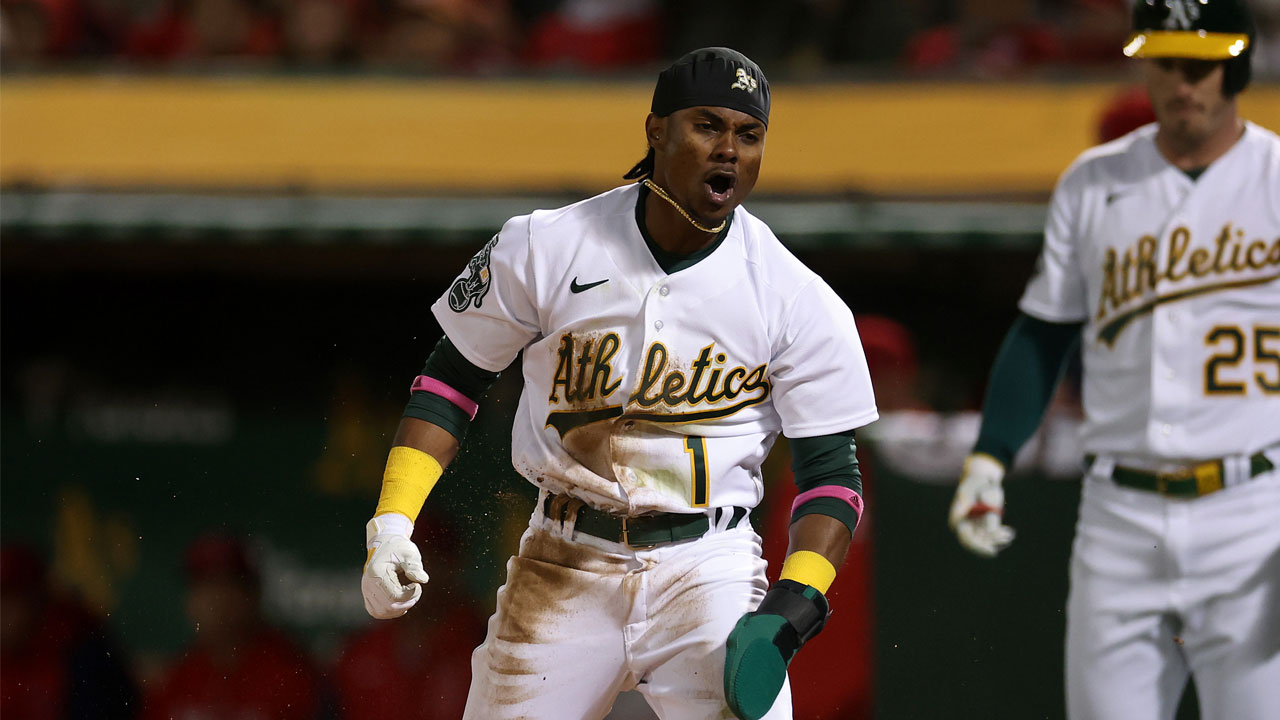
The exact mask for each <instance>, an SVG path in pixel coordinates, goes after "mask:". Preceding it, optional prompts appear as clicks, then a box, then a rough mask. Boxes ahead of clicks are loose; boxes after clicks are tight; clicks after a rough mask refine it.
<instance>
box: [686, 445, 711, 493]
mask: <svg viewBox="0 0 1280 720" xmlns="http://www.w3.org/2000/svg"><path fill="white" fill-rule="evenodd" d="M684 451H685V452H687V453H689V465H690V467H691V468H692V469H693V473H692V474H693V490H692V492H691V493H690V494H689V497H690V498H691V500H692V504H693V506H694V507H706V506H707V441H706V440H705V439H703V438H701V437H698V436H697V435H689V436H688V437H686V438H685V439H684Z"/></svg>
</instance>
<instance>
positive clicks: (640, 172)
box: [622, 148, 654, 180]
mask: <svg viewBox="0 0 1280 720" xmlns="http://www.w3.org/2000/svg"><path fill="white" fill-rule="evenodd" d="M653 157H654V152H653V148H649V152H647V153H645V156H644V159H643V160H641V161H640V162H638V163H636V164H635V167H633V168H631V169H630V170H628V171H627V174H626V175H623V176H622V179H623V180H643V179H645V178H647V177H651V176H652V175H653Z"/></svg>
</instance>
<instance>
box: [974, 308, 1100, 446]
mask: <svg viewBox="0 0 1280 720" xmlns="http://www.w3.org/2000/svg"><path fill="white" fill-rule="evenodd" d="M1081 326H1082V323H1051V322H1046V321H1044V320H1039V319H1037V318H1033V317H1031V316H1030V315H1027V314H1026V313H1020V314H1019V315H1018V318H1017V319H1016V320H1014V321H1013V326H1012V327H1010V328H1009V333H1008V334H1007V335H1006V336H1005V338H1004V344H1003V345H1001V346H1000V352H999V353H997V355H996V359H995V362H994V363H993V364H992V366H991V378H990V380H989V381H988V382H987V395H986V399H985V400H983V403H982V429H981V430H980V431H979V432H978V442H977V443H975V444H974V447H973V450H974V452H980V453H986V454H987V455H990V456H991V457H993V458H995V459H996V460H999V461H1000V462H1001V463H1003V464H1004V466H1005V467H1006V468H1007V467H1009V465H1010V463H1011V462H1012V461H1013V457H1014V455H1016V454H1017V453H1018V450H1019V449H1021V448H1022V445H1023V443H1025V442H1026V441H1027V439H1028V438H1030V437H1031V436H1032V435H1033V434H1035V431H1036V428H1038V427H1039V426H1040V420H1041V419H1042V418H1043V417H1044V412H1045V410H1046V409H1048V407H1049V402H1050V401H1051V400H1052V399H1053V393H1054V390H1055V389H1056V388H1057V386H1058V381H1059V380H1060V379H1061V378H1062V372H1063V369H1064V368H1065V367H1066V364H1067V359H1068V357H1069V353H1070V351H1071V350H1072V349H1073V348H1074V347H1075V345H1076V342H1077V341H1078V340H1079V339H1080V328H1081Z"/></svg>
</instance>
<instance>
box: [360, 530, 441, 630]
mask: <svg viewBox="0 0 1280 720" xmlns="http://www.w3.org/2000/svg"><path fill="white" fill-rule="evenodd" d="M412 535H413V521H411V520H410V519H409V518H408V517H406V516H404V515H401V514H400V513H383V514H382V515H379V516H377V517H375V518H374V519H372V520H370V521H369V524H367V525H365V529H364V536H365V546H366V547H367V548H368V549H369V559H368V560H367V561H365V564H364V576H363V577H361V578H360V592H362V593H363V594H364V609H365V610H367V611H368V612H369V614H370V615H372V616H374V617H376V618H378V619H379V620H389V619H391V618H396V617H400V616H401V615H403V614H405V613H406V612H408V611H409V608H411V607H413V605H414V603H416V602H418V598H420V597H422V584H423V583H426V582H427V580H429V579H430V578H429V577H428V576H427V571H426V570H424V569H423V567H422V554H421V553H419V552H418V546H417V545H414V544H413V541H412V540H410V539H409V538H410V536H412Z"/></svg>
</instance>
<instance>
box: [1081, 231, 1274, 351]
mask: <svg viewBox="0 0 1280 720" xmlns="http://www.w3.org/2000/svg"><path fill="white" fill-rule="evenodd" d="M1159 245H1160V241H1159V240H1157V239H1156V238H1155V237H1154V236H1152V235H1143V236H1142V237H1141V238H1139V239H1138V241H1137V243H1135V244H1134V245H1133V246H1131V247H1129V248H1127V249H1125V251H1124V253H1123V255H1121V254H1120V253H1118V252H1116V249H1115V248H1107V250H1106V252H1105V254H1104V256H1103V261H1102V277H1103V280H1102V289H1101V297H1100V301H1099V303H1098V317H1097V319H1098V325H1099V329H1098V339H1099V340H1101V341H1103V342H1105V343H1107V344H1108V345H1112V344H1114V343H1115V339H1116V337H1117V336H1119V334H1120V331H1121V330H1123V329H1124V327H1125V326H1126V325H1127V324H1128V323H1129V321H1131V320H1133V319H1134V318H1136V317H1138V316H1140V315H1142V314H1144V313H1148V312H1151V310H1152V308H1154V307H1156V306H1157V305H1162V304H1164V303H1167V302H1173V301H1175V300H1181V299H1183V298H1187V297H1191V296H1193V295H1203V294H1205V293H1210V292H1214V291H1217V290H1224V289H1227V288H1236V287H1243V286H1248V285H1254V284H1259V283H1265V282H1270V281H1271V280H1274V279H1275V278H1276V276H1275V275H1266V276H1262V277H1256V276H1251V277H1248V278H1245V279H1228V278H1229V277H1230V276H1231V275H1234V274H1236V273H1241V272H1244V271H1247V270H1263V269H1265V268H1267V267H1276V266H1280V238H1277V239H1276V240H1274V241H1267V240H1262V239H1254V240H1252V241H1246V239H1245V231H1244V230H1243V229H1240V228H1235V229H1234V230H1233V228H1232V225H1231V224H1230V223H1228V224H1226V225H1224V226H1223V227H1222V232H1220V233H1219V234H1218V238H1217V241H1216V243H1215V245H1216V247H1215V249H1214V250H1213V251H1210V250H1209V249H1208V248H1203V247H1200V248H1196V249H1195V250H1192V251H1190V252H1188V250H1189V249H1190V247H1191V230H1189V229H1188V228H1187V227H1185V226H1179V227H1177V228H1174V230H1173V232H1171V233H1169V236H1168V238H1167V240H1166V242H1165V248H1164V252H1163V253H1162V255H1163V262H1159V261H1157V259H1156V258H1157V255H1161V253H1159V249H1160V248H1159ZM1188 276H1190V277H1193V278H1196V279H1199V278H1210V277H1217V278H1222V281H1221V282H1212V281H1210V282H1208V283H1206V284H1203V285H1199V286H1197V287H1193V288H1188V289H1184V290H1180V291H1178V292H1174V293H1171V294H1168V295H1163V296H1162V295H1160V294H1159V288H1160V287H1161V286H1163V285H1165V284H1167V283H1169V282H1177V281H1179V280H1182V279H1183V278H1185V277H1188ZM1143 297H1146V300H1145V302H1143V303H1142V304H1140V305H1138V306H1137V307H1130V308H1127V309H1125V310H1123V311H1121V308H1123V307H1124V306H1125V305H1127V304H1129V303H1130V301H1132V300H1135V299H1139V298H1143Z"/></svg>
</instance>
